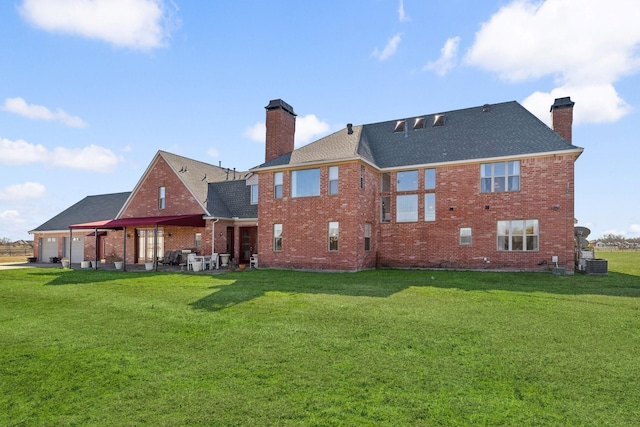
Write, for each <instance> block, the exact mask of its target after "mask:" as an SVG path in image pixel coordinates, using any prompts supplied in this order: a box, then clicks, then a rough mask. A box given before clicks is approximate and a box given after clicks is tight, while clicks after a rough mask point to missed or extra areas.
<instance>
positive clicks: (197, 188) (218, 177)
mask: <svg viewBox="0 0 640 427" xmlns="http://www.w3.org/2000/svg"><path fill="white" fill-rule="evenodd" d="M158 155H160V156H161V157H162V158H163V159H164V160H165V161H166V162H167V163H168V164H169V166H171V168H172V169H173V170H174V171H175V173H176V175H177V176H178V177H179V178H180V179H181V180H182V182H184V183H185V185H186V186H187V187H188V188H189V189H190V190H191V191H192V192H193V194H194V195H195V196H196V197H197V198H198V200H199V201H200V202H201V203H203V204H204V202H205V200H206V199H207V192H208V191H209V183H211V182H220V181H226V180H231V179H237V178H241V177H244V176H245V175H246V174H247V172H242V171H235V172H234V171H233V170H231V169H228V168H223V167H220V166H214V165H211V164H209V163H204V162H201V161H199V160H194V159H189V158H187V157H182V156H179V155H177V154H173V153H169V152H167V151H158Z"/></svg>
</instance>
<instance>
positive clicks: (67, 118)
mask: <svg viewBox="0 0 640 427" xmlns="http://www.w3.org/2000/svg"><path fill="white" fill-rule="evenodd" d="M2 110H4V111H7V112H9V113H15V114H19V115H21V116H24V117H27V118H29V119H35V120H48V121H58V122H61V123H63V124H64V125H66V126H69V127H73V128H84V127H87V126H88V125H87V123H86V122H85V121H84V120H82V119H81V118H80V117H77V116H72V115H70V114H68V113H67V112H66V111H64V110H62V109H60V108H58V109H57V110H56V111H55V113H54V112H52V111H51V110H49V109H48V108H47V107H43V106H42V105H35V104H27V101H25V100H24V99H23V98H20V97H17V98H7V99H5V100H4V106H3V107H2Z"/></svg>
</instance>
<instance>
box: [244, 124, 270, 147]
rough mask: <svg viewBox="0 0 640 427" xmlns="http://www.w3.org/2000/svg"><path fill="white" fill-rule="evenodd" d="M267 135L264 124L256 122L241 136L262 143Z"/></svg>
mask: <svg viewBox="0 0 640 427" xmlns="http://www.w3.org/2000/svg"><path fill="white" fill-rule="evenodd" d="M266 134H267V126H266V125H265V123H264V122H258V123H256V124H255V125H252V126H249V127H248V128H247V129H246V130H245V131H244V132H243V133H242V135H243V136H244V137H247V138H249V139H250V140H252V141H256V142H264V138H265V135H266Z"/></svg>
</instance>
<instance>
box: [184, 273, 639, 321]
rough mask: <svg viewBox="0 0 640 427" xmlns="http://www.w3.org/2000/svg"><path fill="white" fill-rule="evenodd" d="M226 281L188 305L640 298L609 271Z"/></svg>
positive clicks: (625, 279) (628, 278)
mask: <svg viewBox="0 0 640 427" xmlns="http://www.w3.org/2000/svg"><path fill="white" fill-rule="evenodd" d="M224 277H225V279H232V280H233V281H232V283H231V284H220V285H214V286H212V287H210V289H212V290H214V292H212V293H211V294H209V295H207V296H205V297H204V298H202V299H200V300H198V301H196V302H194V303H192V304H191V306H192V307H193V308H194V309H196V310H207V311H218V310H222V309H225V308H229V307H233V306H234V305H237V304H241V303H244V302H247V301H251V300H253V299H255V298H259V297H261V296H263V295H265V294H267V293H269V292H280V293H289V294H299V293H304V294H331V295H344V296H362V297H370V298H387V297H389V296H391V295H393V294H396V293H398V292H401V291H403V290H405V289H407V288H413V287H433V288H441V289H456V290H462V291H467V292H491V291H509V292H531V293H533V292H541V293H549V294H560V295H603V296H624V297H636V298H637V297H640V277H639V276H632V275H628V274H622V273H609V275H608V276H584V275H580V274H577V275H574V276H555V275H551V274H548V273H523V272H517V273H507V272H470V271H440V270H439V271H430V270H375V271H361V272H357V273H311V272H291V271H278V270H267V271H254V272H250V273H231V274H228V275H225V276H224Z"/></svg>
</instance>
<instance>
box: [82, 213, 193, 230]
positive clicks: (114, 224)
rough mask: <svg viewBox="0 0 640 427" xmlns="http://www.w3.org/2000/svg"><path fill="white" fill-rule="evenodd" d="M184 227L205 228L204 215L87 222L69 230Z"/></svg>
mask: <svg viewBox="0 0 640 427" xmlns="http://www.w3.org/2000/svg"><path fill="white" fill-rule="evenodd" d="M156 224H157V225H184V226H188V227H204V226H205V222H204V219H203V218H202V214H198V215H172V216H145V217H137V218H120V219H113V220H110V221H96V222H87V223H84V224H74V225H70V226H69V228H100V229H118V228H124V227H133V226H142V225H154V226H155V225H156Z"/></svg>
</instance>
